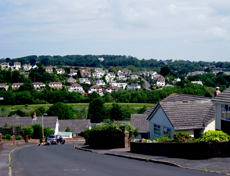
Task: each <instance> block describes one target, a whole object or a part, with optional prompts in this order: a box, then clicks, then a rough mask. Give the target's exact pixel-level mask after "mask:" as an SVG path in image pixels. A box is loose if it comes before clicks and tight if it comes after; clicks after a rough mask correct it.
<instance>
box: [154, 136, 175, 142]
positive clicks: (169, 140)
mask: <svg viewBox="0 0 230 176" xmlns="http://www.w3.org/2000/svg"><path fill="white" fill-rule="evenodd" d="M156 142H158V143H162V142H172V139H170V138H169V137H168V136H164V137H162V138H156Z"/></svg>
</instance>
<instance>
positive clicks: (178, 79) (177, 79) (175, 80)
mask: <svg viewBox="0 0 230 176" xmlns="http://www.w3.org/2000/svg"><path fill="white" fill-rule="evenodd" d="M172 82H173V83H176V82H181V78H175V79H174V80H173V81H172Z"/></svg>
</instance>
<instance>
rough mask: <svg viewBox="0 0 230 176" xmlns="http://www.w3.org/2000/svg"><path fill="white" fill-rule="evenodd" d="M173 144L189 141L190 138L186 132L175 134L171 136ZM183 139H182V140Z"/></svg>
mask: <svg viewBox="0 0 230 176" xmlns="http://www.w3.org/2000/svg"><path fill="white" fill-rule="evenodd" d="M173 138H174V142H184V139H190V138H191V136H190V135H189V134H188V133H186V132H182V131H181V132H175V133H174V134H173ZM182 138H184V139H182Z"/></svg>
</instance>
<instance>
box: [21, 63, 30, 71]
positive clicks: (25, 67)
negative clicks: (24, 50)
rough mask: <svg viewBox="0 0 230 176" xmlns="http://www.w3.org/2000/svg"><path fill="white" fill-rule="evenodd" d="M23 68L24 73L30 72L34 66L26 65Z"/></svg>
mask: <svg viewBox="0 0 230 176" xmlns="http://www.w3.org/2000/svg"><path fill="white" fill-rule="evenodd" d="M22 67H23V70H24V71H29V70H30V69H32V66H31V65H30V64H24V65H22Z"/></svg>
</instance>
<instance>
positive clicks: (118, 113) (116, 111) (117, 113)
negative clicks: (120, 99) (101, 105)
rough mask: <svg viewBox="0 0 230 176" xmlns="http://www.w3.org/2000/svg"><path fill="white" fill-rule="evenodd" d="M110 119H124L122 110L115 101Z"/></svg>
mask: <svg viewBox="0 0 230 176" xmlns="http://www.w3.org/2000/svg"><path fill="white" fill-rule="evenodd" d="M110 119H111V120H123V118H122V110H121V106H120V105H119V104H114V103H113V105H112V109H111V110H110Z"/></svg>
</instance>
